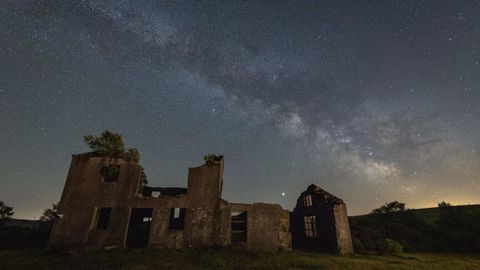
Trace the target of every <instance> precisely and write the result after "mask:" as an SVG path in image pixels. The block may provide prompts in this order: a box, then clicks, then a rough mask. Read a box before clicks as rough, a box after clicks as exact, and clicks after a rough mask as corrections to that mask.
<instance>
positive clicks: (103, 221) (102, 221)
mask: <svg viewBox="0 0 480 270" xmlns="http://www.w3.org/2000/svg"><path fill="white" fill-rule="evenodd" d="M111 213H112V208H100V210H99V211H98V219H97V230H106V229H107V228H108V223H109V222H110V215H111Z"/></svg>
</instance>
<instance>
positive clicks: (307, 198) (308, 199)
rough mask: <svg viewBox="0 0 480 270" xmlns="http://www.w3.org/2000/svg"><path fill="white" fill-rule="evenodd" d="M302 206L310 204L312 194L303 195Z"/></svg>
mask: <svg viewBox="0 0 480 270" xmlns="http://www.w3.org/2000/svg"><path fill="white" fill-rule="evenodd" d="M303 205H304V206H312V195H307V196H304V197H303Z"/></svg>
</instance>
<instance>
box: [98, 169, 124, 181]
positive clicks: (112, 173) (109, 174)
mask: <svg viewBox="0 0 480 270" xmlns="http://www.w3.org/2000/svg"><path fill="white" fill-rule="evenodd" d="M119 174H120V166H119V165H108V166H103V167H102V168H101V169H100V175H102V181H103V182H117V181H118V175H119Z"/></svg>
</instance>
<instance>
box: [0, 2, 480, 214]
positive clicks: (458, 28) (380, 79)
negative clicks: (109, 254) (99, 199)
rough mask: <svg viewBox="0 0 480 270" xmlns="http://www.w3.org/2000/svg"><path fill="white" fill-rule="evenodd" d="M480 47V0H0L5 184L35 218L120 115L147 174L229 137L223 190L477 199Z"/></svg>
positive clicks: (230, 196)
mask: <svg viewBox="0 0 480 270" xmlns="http://www.w3.org/2000/svg"><path fill="white" fill-rule="evenodd" d="M479 62H480V2H479V1H469V0H465V1H452V0H448V1H440V0H435V1H337V0H335V1H333V0H332V1H224V0H222V1H205V2H203V1H89V0H84V1H79V0H69V1H64V2H62V1H25V0H6V1H1V3H0V123H1V128H0V172H1V174H0V200H1V201H4V202H5V203H6V204H7V205H10V206H13V207H14V208H15V212H16V213H15V216H14V217H17V218H38V217H39V216H40V215H41V212H42V210H43V209H44V208H46V207H49V206H50V205H51V204H52V203H54V202H56V201H58V200H59V199H60V195H61V192H62V189H63V185H64V183H65V179H66V175H67V172H68V168H69V164H70V160H71V154H76V153H83V152H87V151H89V149H88V147H87V146H86V145H85V144H84V143H83V141H82V136H83V135H87V134H99V133H101V132H102V131H104V130H106V129H109V130H112V131H114V132H118V133H121V134H122V135H123V137H124V141H125V143H126V145H127V147H136V148H138V149H139V151H140V153H141V155H142V159H141V163H142V165H143V166H144V167H145V171H146V174H147V176H148V180H149V182H150V184H151V185H153V186H186V178H187V168H188V167H195V166H198V165H200V164H202V163H203V156H204V155H205V154H208V153H216V154H223V155H225V174H224V190H223V197H224V198H225V199H226V200H228V201H235V202H272V203H279V204H281V205H282V206H283V207H285V208H287V209H293V207H294V204H295V201H296V198H297V197H298V195H299V194H300V193H301V192H302V191H303V190H305V189H306V187H307V186H308V185H309V184H311V183H314V184H316V185H318V186H321V187H322V188H324V189H326V190H328V191H330V192H331V193H333V194H335V195H337V196H339V197H341V198H343V199H344V200H345V201H346V203H347V205H348V210H349V214H351V215H357V214H364V213H368V212H369V211H371V210H372V209H373V208H376V207H378V206H380V205H382V204H383V203H385V202H388V201H393V200H399V201H402V202H405V203H406V204H407V207H409V208H422V207H431V206H436V204H437V203H438V202H440V201H444V200H445V201H447V202H450V203H452V204H468V203H470V204H473V203H480V166H479V162H480V140H479V138H480V122H479V119H480V64H479Z"/></svg>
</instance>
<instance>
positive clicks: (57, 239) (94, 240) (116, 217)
mask: <svg viewBox="0 0 480 270" xmlns="http://www.w3.org/2000/svg"><path fill="white" fill-rule="evenodd" d="M105 165H118V166H120V169H119V174H118V178H117V180H116V181H114V182H103V181H102V176H101V174H100V170H101V168H102V167H103V166H105ZM140 173H141V167H140V166H139V165H138V164H136V163H129V162H127V161H125V160H123V159H121V158H118V159H111V158H103V157H91V156H85V155H73V156H72V162H71V165H70V170H69V173H68V176H67V180H66V183H65V187H64V190H63V193H62V197H61V199H60V202H59V206H58V212H59V214H61V215H62V218H61V219H60V220H59V221H57V222H56V223H55V224H54V226H53V227H52V231H51V234H50V241H49V247H51V248H56V247H71V248H75V247H82V246H86V245H87V244H88V245H93V246H97V245H100V246H104V245H116V244H119V245H121V244H122V241H121V240H122V235H124V234H125V231H126V225H127V224H126V222H124V220H125V219H127V218H126V217H125V218H123V215H124V214H125V212H126V211H125V209H117V208H118V207H126V206H125V203H124V201H123V199H124V198H129V197H132V196H133V195H134V194H135V193H136V191H137V189H138V184H139V181H140ZM96 207H97V208H100V207H112V208H113V209H112V216H111V217H112V220H111V222H117V223H116V224H115V225H116V228H113V226H112V228H111V229H110V228H109V229H107V230H106V231H102V232H93V230H92V229H93V227H92V226H93V224H92V219H93V218H94V217H95V211H96V210H95V209H96ZM127 216H128V214H127ZM90 234H97V235H98V236H97V237H94V236H90ZM107 239H108V240H107Z"/></svg>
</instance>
